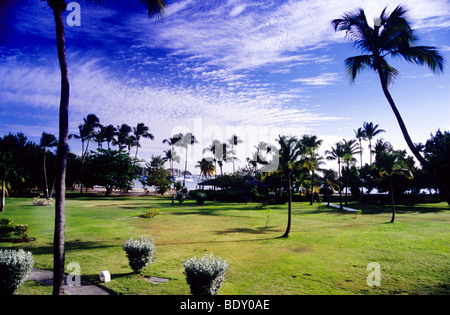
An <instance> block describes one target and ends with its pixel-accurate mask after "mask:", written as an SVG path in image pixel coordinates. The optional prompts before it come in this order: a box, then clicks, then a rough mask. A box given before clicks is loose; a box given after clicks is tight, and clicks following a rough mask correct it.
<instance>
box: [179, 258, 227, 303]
mask: <svg viewBox="0 0 450 315" xmlns="http://www.w3.org/2000/svg"><path fill="white" fill-rule="evenodd" d="M182 263H183V266H184V270H185V274H186V282H187V283H188V284H189V286H190V289H191V293H192V294H193V295H217V294H219V291H220V288H221V287H222V283H223V282H224V281H225V273H226V272H227V270H228V264H227V261H226V260H225V261H224V260H223V259H222V258H219V259H216V258H215V257H214V255H213V253H211V254H210V256H209V259H208V255H205V256H204V257H203V258H202V259H197V258H196V257H192V258H188V259H187V260H186V261H183V260H182Z"/></svg>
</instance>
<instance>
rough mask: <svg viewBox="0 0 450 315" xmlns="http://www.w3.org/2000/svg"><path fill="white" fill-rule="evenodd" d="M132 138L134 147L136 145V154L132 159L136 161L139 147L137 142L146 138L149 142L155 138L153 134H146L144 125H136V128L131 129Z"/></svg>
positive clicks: (146, 130)
mask: <svg viewBox="0 0 450 315" xmlns="http://www.w3.org/2000/svg"><path fill="white" fill-rule="evenodd" d="M133 132H134V137H135V141H136V142H135V145H136V154H135V155H134V158H135V159H137V154H138V149H139V147H140V146H141V144H140V143H139V141H140V140H141V137H142V138H147V139H150V140H154V139H155V137H154V136H153V134H151V133H150V132H148V126H146V125H144V123H138V124H137V126H136V127H133Z"/></svg>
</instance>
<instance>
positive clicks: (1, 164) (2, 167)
mask: <svg viewBox="0 0 450 315" xmlns="http://www.w3.org/2000/svg"><path fill="white" fill-rule="evenodd" d="M14 169H15V167H14V159H13V156H12V154H11V152H9V151H0V179H1V181H2V186H1V189H2V196H1V202H0V212H5V202H6V191H7V188H6V180H7V179H8V176H9V174H11V173H12V172H14Z"/></svg>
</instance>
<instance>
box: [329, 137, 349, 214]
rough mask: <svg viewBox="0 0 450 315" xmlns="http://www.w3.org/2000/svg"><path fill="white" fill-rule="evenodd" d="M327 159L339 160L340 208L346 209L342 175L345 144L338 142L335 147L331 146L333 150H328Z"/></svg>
mask: <svg viewBox="0 0 450 315" xmlns="http://www.w3.org/2000/svg"><path fill="white" fill-rule="evenodd" d="M325 154H326V155H327V160H337V162H338V178H339V209H341V210H344V208H343V206H342V176H341V162H342V160H343V158H344V155H345V149H344V145H343V144H342V143H341V142H338V143H336V146H335V147H331V151H329V150H326V151H325Z"/></svg>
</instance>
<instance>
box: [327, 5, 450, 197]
mask: <svg viewBox="0 0 450 315" xmlns="http://www.w3.org/2000/svg"><path fill="white" fill-rule="evenodd" d="M386 9H387V8H385V9H384V10H383V11H382V13H381V15H380V17H379V18H377V19H376V20H375V23H374V27H373V28H372V27H371V26H369V24H368V23H367V19H366V15H365V13H364V10H363V9H359V10H357V11H355V12H349V13H346V14H344V15H343V16H342V18H340V19H335V20H333V21H332V24H333V26H334V29H335V31H345V32H346V35H347V38H349V39H350V40H351V41H353V42H354V43H355V45H356V46H357V47H359V48H360V49H361V50H362V51H364V52H366V53H367V54H365V55H361V56H356V57H350V58H347V59H346V61H345V64H346V67H347V71H348V73H349V74H350V76H351V79H352V81H355V79H356V76H357V75H358V73H359V72H360V71H361V70H363V69H366V68H369V69H372V70H374V71H376V72H377V73H378V76H379V78H380V82H381V88H382V90H383V93H384V95H385V97H386V99H387V100H388V102H389V105H390V106H391V109H392V111H393V112H394V115H395V117H396V119H397V122H398V124H399V126H400V129H401V131H402V134H403V137H404V138H405V141H406V143H407V145H408V147H409V149H410V150H411V152H412V153H413V154H414V156H415V157H416V158H417V160H418V161H419V162H420V164H421V165H422V167H423V169H424V170H425V171H426V172H427V173H428V175H429V176H430V177H431V179H432V180H433V182H434V184H435V185H436V186H437V187H438V189H439V191H440V192H441V195H442V196H443V198H444V199H446V201H447V203H449V205H450V198H449V195H448V192H447V191H446V190H445V189H442V188H443V185H442V184H441V183H440V180H439V178H437V177H436V176H435V174H434V173H433V170H432V169H431V168H430V166H429V164H428V162H427V161H426V160H425V158H424V157H423V156H422V155H421V154H420V152H419V150H417V148H416V146H415V145H414V143H413V141H412V140H411V137H410V136H409V133H408V130H407V128H406V125H405V123H404V121H403V118H402V116H401V115H400V112H399V111H398V109H397V106H396V105H395V102H394V100H393V98H392V96H391V94H390V93H389V86H390V85H391V84H392V83H393V81H394V80H395V78H396V77H397V76H398V70H397V69H395V68H394V67H392V66H391V65H390V64H389V63H388V62H387V61H386V57H387V56H392V57H402V58H403V59H405V60H406V61H408V62H411V63H415V64H417V65H426V66H428V68H429V69H430V70H431V71H432V72H434V73H439V72H443V71H444V58H443V57H442V55H441V54H440V53H439V52H438V51H437V49H436V48H435V47H430V46H415V45H414V42H415V39H416V36H415V35H414V32H413V29H412V28H411V26H410V24H409V22H408V20H407V19H406V18H405V15H406V12H407V10H406V9H405V8H404V7H402V6H397V7H396V8H395V9H394V10H393V11H392V12H391V13H390V14H387V12H386Z"/></svg>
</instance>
